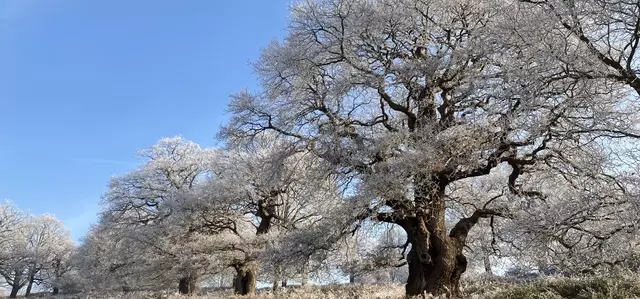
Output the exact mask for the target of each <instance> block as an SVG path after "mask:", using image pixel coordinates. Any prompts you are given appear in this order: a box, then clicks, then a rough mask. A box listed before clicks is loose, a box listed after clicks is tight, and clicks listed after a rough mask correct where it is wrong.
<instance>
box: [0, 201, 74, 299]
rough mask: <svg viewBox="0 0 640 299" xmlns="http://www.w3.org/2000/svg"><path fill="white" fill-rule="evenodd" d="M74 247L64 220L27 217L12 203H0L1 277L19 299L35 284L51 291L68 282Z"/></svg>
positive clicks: (54, 291) (48, 217) (47, 217)
mask: <svg viewBox="0 0 640 299" xmlns="http://www.w3.org/2000/svg"><path fill="white" fill-rule="evenodd" d="M74 250H75V244H74V243H73V241H72V240H71V235H70V233H69V231H67V230H66V229H65V228H64V225H63V224H62V222H61V221H59V220H58V219H56V218H55V217H53V216H51V215H40V216H33V215H30V214H26V213H25V212H23V211H21V210H19V209H18V208H17V207H15V206H14V205H12V204H10V203H4V204H0V275H1V276H2V278H3V279H4V282H5V283H6V284H7V285H8V286H9V287H10V288H11V293H10V294H9V296H10V298H16V296H17V295H18V293H19V292H20V291H21V290H22V289H23V288H24V287H26V290H25V291H24V294H25V296H27V297H28V296H29V295H30V294H31V291H32V290H33V287H34V285H38V286H41V288H44V289H52V290H53V293H54V294H57V293H58V290H59V289H60V288H61V287H62V285H63V284H64V283H65V279H66V277H65V276H66V275H67V274H68V273H69V271H70V270H71V256H72V254H73V252H74Z"/></svg>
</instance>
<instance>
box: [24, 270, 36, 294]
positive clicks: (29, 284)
mask: <svg viewBox="0 0 640 299" xmlns="http://www.w3.org/2000/svg"><path fill="white" fill-rule="evenodd" d="M34 278H35V273H34V272H33V271H31V273H29V282H28V284H27V290H26V291H25V292H24V296H25V297H29V295H31V288H33V279H34Z"/></svg>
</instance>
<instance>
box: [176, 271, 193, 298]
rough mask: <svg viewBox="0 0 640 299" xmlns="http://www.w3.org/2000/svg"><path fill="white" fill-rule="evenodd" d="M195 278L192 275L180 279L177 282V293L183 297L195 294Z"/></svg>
mask: <svg viewBox="0 0 640 299" xmlns="http://www.w3.org/2000/svg"><path fill="white" fill-rule="evenodd" d="M196 282H197V280H196V277H195V276H193V275H189V276H185V277H183V278H180V281H179V282H178V291H179V292H180V294H183V295H190V294H193V293H194V292H195V289H196Z"/></svg>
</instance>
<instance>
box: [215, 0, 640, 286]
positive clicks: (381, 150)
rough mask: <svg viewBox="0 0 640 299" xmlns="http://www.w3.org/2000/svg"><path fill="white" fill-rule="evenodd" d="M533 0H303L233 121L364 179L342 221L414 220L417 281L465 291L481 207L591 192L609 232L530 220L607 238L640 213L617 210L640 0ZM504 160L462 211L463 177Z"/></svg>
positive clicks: (565, 207)
mask: <svg viewBox="0 0 640 299" xmlns="http://www.w3.org/2000/svg"><path fill="white" fill-rule="evenodd" d="M523 2H531V3H518V2H510V1H473V2H471V1H422V0H403V1H391V0H377V1H365V0H318V1H305V2H302V3H300V4H298V5H296V6H294V7H293V9H292V21H291V23H290V27H289V33H288V35H287V37H286V39H285V40H284V42H282V43H279V42H274V43H272V44H271V45H270V46H269V47H268V48H267V49H266V50H265V51H264V52H263V55H262V58H261V60H260V61H259V62H258V63H257V72H258V74H259V76H260V80H261V86H262V91H261V92H259V93H249V92H247V91H244V92H240V93H238V94H236V95H234V96H233V97H232V102H231V104H230V111H231V112H232V114H233V116H232V118H231V121H230V123H229V124H228V125H227V126H226V128H225V130H223V132H222V134H221V136H222V137H223V138H226V139H227V140H228V141H230V142H237V141H238V140H250V139H251V138H254V137H255V136H259V135H261V134H264V133H265V132H269V134H272V133H276V134H278V135H279V136H280V137H281V138H282V140H286V141H287V142H289V143H292V144H295V145H296V146H297V148H298V149H299V150H307V151H310V152H312V153H314V154H315V155H316V156H317V157H319V158H322V159H323V160H324V161H326V162H327V163H330V164H331V165H333V167H334V173H335V174H336V175H342V176H343V177H344V178H345V179H349V180H350V181H351V182H353V187H352V188H353V193H354V195H353V198H352V199H351V201H352V202H357V203H359V205H353V208H352V209H351V210H350V211H349V213H345V215H344V217H345V219H350V221H345V223H348V222H357V221H364V220H365V219H371V220H375V221H380V222H386V223H391V224H394V225H397V226H399V227H401V228H402V229H403V230H404V231H405V232H406V235H407V241H408V243H409V244H410V250H409V252H408V255H407V262H408V266H409V277H408V280H407V285H406V292H407V295H418V294H421V293H423V292H426V293H430V294H433V295H442V294H446V295H448V296H449V297H450V298H459V297H461V296H462V294H461V292H460V288H459V281H460V277H461V275H462V273H464V272H465V270H466V268H467V263H468V262H467V259H466V257H465V255H464V252H463V249H464V247H465V244H466V243H467V236H468V235H469V232H470V230H471V229H472V228H473V227H474V226H475V225H476V224H477V223H478V222H479V221H480V220H481V219H491V220H492V222H493V221H495V222H497V223H500V225H503V223H508V222H509V221H512V220H515V221H522V222H524V221H527V219H528V221H531V219H538V218H536V217H538V216H540V215H544V214H545V213H546V212H549V211H550V209H554V208H561V209H557V210H554V211H557V212H558V213H557V214H552V215H557V217H556V218H555V219H554V220H559V219H563V218H562V217H566V216H571V215H572V214H571V213H573V211H574V209H575V208H576V206H575V204H577V203H578V202H580V201H582V200H589V202H591V203H592V205H591V204H590V205H589V206H590V207H591V208H587V209H584V210H582V214H581V215H583V216H581V217H582V218H580V217H578V218H572V219H574V220H575V221H577V222H578V223H584V221H588V222H590V223H592V224H593V225H595V226H600V225H605V226H610V229H609V230H607V233H606V234H604V235H601V234H598V233H596V232H595V230H594V229H593V228H592V227H584V226H581V225H577V224H576V222H575V221H573V222H571V224H568V226H567V227H568V230H569V231H570V234H564V235H562V233H564V232H566V230H565V231H561V232H556V231H553V232H552V231H550V230H549V228H551V227H553V226H551V225H550V224H551V221H536V222H534V223H535V224H536V225H533V226H531V225H530V226H525V227H524V228H526V229H527V232H530V233H535V234H536V235H538V236H546V238H545V239H546V240H548V241H552V243H554V244H560V245H559V246H563V247H565V248H566V249H567V250H574V249H575V248H572V247H573V245H572V244H573V243H565V244H564V245H563V244H562V243H563V242H565V241H567V240H565V239H564V238H565V236H566V237H567V238H569V239H571V240H572V241H578V240H580V242H587V243H588V242H589V241H584V239H581V236H590V240H592V241H594V242H598V243H601V241H603V240H609V239H611V236H614V235H616V233H617V232H620V231H622V230H624V229H628V228H629V225H631V223H634V221H636V219H637V214H636V215H633V212H630V213H625V211H627V210H623V211H621V210H618V207H624V208H623V209H626V208H632V207H634V206H635V198H636V197H634V194H633V193H634V192H633V191H632V190H633V188H631V186H633V185H634V182H633V180H629V179H625V177H627V178H628V177H633V178H635V177H636V176H635V174H633V175H625V174H624V173H623V171H622V170H623V169H635V168H636V167H637V162H638V161H637V159H636V158H635V153H636V151H637V145H635V144H634V143H633V140H635V139H637V138H638V137H640V135H639V134H638V130H637V127H636V125H635V124H636V123H637V121H638V119H637V115H638V114H637V112H636V111H635V110H636V109H637V107H640V105H638V103H637V100H638V94H637V92H638V88H637V86H640V85H638V84H640V80H637V79H638V78H637V64H636V63H635V60H634V59H635V55H636V54H635V48H636V45H637V43H638V36H637V32H638V29H637V25H636V26H635V27H634V24H637V22H636V21H637V19H638V13H637V7H635V5H636V4H632V5H631V4H629V5H627V4H625V3H626V2H622V1H620V2H616V3H617V4H616V5H614V6H613V7H611V8H610V7H609V6H607V9H602V8H603V7H605V5H604V3H605V1H569V2H566V1H564V2H562V4H561V1H523ZM592 2H593V3H598V4H599V6H596V7H597V8H592V6H589V5H590V4H591V3H592ZM573 3H575V4H573ZM526 5H529V6H530V7H531V8H530V9H529V10H526V11H524V10H521V9H523V8H525V6H526ZM618 14H620V15H621V17H618V16H617V15H618ZM622 16H624V18H622ZM602 19H604V20H608V21H605V22H604V23H602V22H601V20H602ZM620 20H622V21H620ZM583 22H584V24H583ZM612 24H615V25H616V26H618V27H620V28H624V29H620V31H619V32H620V33H616V32H618V31H612V32H609V33H608V34H609V35H608V36H610V37H611V38H610V39H614V38H615V39H616V40H618V38H619V36H622V37H621V38H620V39H622V40H623V43H622V44H616V45H614V46H610V43H609V42H608V41H607V39H606V37H605V38H604V39H602V38H601V39H596V35H597V34H601V33H602V32H605V34H607V33H606V32H607V31H606V30H602V29H603V28H604V29H606V28H610V27H608V26H609V25H612ZM532 25H533V26H532ZM625 30H626V31H625ZM524 36H526V38H524ZM624 38H627V39H626V40H625V39H624ZM596 40H597V42H595V41H596ZM417 49H420V51H419V54H420V55H416V52H417V51H416V50H417ZM621 53H625V55H626V56H625V55H620V54H621ZM611 55H615V57H613V58H615V60H614V59H612V57H611ZM621 57H622V58H621ZM623 62H624V64H626V66H625V65H623ZM634 67H635V69H634ZM614 148H619V149H622V148H624V149H625V151H623V152H617V153H616V154H617V155H616V156H614V155H612V149H614ZM499 170H503V172H504V173H506V175H502V176H500V175H495V173H496V172H499ZM492 175H495V177H496V179H500V181H501V184H500V185H499V186H501V188H500V189H498V190H496V189H493V190H492V194H487V195H489V196H483V197H480V198H474V199H472V203H471V205H467V206H466V207H465V208H464V209H461V211H462V216H461V218H459V219H457V221H452V220H451V216H452V215H451V214H450V213H449V211H450V210H451V208H452V207H455V206H456V202H457V200H456V199H455V198H454V196H453V192H454V191H455V190H456V189H457V188H459V186H461V185H470V186H473V184H472V183H471V181H473V180H475V179H477V178H481V177H489V176H492ZM559 190H562V191H561V192H559ZM614 206H615V207H616V208H613V207H614ZM590 209H596V210H598V213H597V216H595V217H594V218H593V221H591V219H590V218H589V217H592V216H593V215H592V212H589V211H592V210H590ZM632 210H633V209H632ZM531 214H533V217H530V216H531ZM613 215H615V216H613ZM585 217H586V218H585ZM498 218H504V219H502V220H500V219H498ZM596 218H597V219H596ZM547 219H548V218H547ZM576 219H580V220H576ZM598 219H599V220H598ZM581 221H582V222H581ZM602 221H604V222H602ZM447 222H449V223H452V224H451V225H447ZM522 222H521V223H522ZM530 223H531V222H530ZM558 233H560V234H561V236H558ZM511 244H514V242H511ZM589 245H590V247H593V248H597V247H598V246H591V245H592V244H591V243H589ZM554 246H555V245H554Z"/></svg>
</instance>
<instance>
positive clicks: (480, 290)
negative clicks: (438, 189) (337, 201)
mask: <svg viewBox="0 0 640 299" xmlns="http://www.w3.org/2000/svg"><path fill="white" fill-rule="evenodd" d="M463 289H464V292H465V294H466V295H467V296H468V297H467V298H469V299H633V298H640V277H637V276H635V275H626V276H617V277H604V276H601V277H588V278H554V277H549V278H543V279H539V280H534V281H530V282H526V283H523V282H520V283H516V282H509V281H505V280H495V279H493V280H486V279H484V280H475V281H471V282H467V283H466V284H465V285H464V286H463ZM403 293H404V288H403V286H402V285H332V286H307V287H304V288H289V289H286V290H280V292H278V293H277V294H272V293H270V292H268V291H267V290H261V291H259V292H258V293H257V294H256V295H254V296H248V297H247V296H245V297H242V296H234V295H233V294H232V293H231V291H228V290H225V291H211V292H208V293H204V294H198V295H194V296H191V297H190V298H191V299H205V298H206V299H240V298H245V299H250V298H252V299H365V298H366V299H401V298H404V295H403ZM55 298H58V299H111V298H119V299H177V298H184V297H182V296H180V295H178V294H176V293H173V292H132V293H126V294H124V293H112V294H104V293H100V294H97V293H90V294H79V295H60V296H56V297H55Z"/></svg>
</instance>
